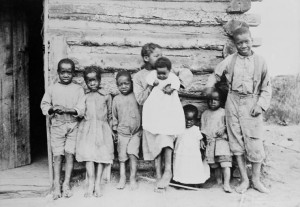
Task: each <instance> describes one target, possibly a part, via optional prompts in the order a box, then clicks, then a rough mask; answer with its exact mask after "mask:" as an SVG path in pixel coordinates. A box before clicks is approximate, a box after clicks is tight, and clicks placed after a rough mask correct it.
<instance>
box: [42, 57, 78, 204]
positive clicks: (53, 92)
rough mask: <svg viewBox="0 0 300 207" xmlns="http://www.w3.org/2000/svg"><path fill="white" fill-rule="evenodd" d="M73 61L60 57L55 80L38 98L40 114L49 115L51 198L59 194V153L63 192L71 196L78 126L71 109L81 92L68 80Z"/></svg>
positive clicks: (71, 74)
mask: <svg viewBox="0 0 300 207" xmlns="http://www.w3.org/2000/svg"><path fill="white" fill-rule="evenodd" d="M74 71H75V65H74V62H73V61H72V60H70V59H62V60H60V61H59V63H58V66H57V73H58V77H59V82H58V83H55V84H54V85H52V86H50V87H49V88H48V89H47V90H46V93H45V94H44V97H43V99H42V102H41V109H42V111H43V114H44V115H50V117H51V128H50V136H51V150H52V153H53V161H54V192H53V199H54V200H56V199H58V198H60V197H61V186H60V173H61V165H62V157H63V156H65V160H66V164H65V180H64V183H63V187H62V190H63V196H64V197H71V196H72V192H71V188H70V178H71V174H72V170H73V161H74V153H75V143H76V135H77V128H78V120H77V118H76V117H75V115H77V112H76V110H75V109H74V108H75V106H76V104H77V103H78V101H79V100H80V99H81V98H82V97H83V96H84V91H83V88H82V87H81V86H79V85H77V84H74V83H72V79H73V76H74Z"/></svg>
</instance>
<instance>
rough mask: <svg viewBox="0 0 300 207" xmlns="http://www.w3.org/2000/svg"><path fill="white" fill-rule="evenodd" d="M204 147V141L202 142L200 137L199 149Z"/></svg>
mask: <svg viewBox="0 0 300 207" xmlns="http://www.w3.org/2000/svg"><path fill="white" fill-rule="evenodd" d="M205 148H206V146H205V143H204V141H203V140H202V139H201V140H200V149H203V150H205Z"/></svg>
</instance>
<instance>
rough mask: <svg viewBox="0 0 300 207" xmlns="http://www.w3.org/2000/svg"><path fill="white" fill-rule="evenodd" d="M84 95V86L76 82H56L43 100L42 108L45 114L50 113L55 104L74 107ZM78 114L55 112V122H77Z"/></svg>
mask: <svg viewBox="0 0 300 207" xmlns="http://www.w3.org/2000/svg"><path fill="white" fill-rule="evenodd" d="M83 96H84V91H83V88H82V87H81V86H80V85H78V84H75V83H70V84H68V85H64V84H61V83H55V84H53V85H52V86H50V87H49V88H48V89H47V90H46V92H45V94H44V96H43V99H42V101H41V109H42V112H43V114H44V115H49V114H48V112H49V109H50V108H51V107H53V106H63V107H66V108H72V109H74V108H75V106H76V104H77V103H78V102H79V100H80V99H81V98H82V97H83ZM75 121H77V119H76V116H73V115H70V114H61V115H60V114H56V113H55V114H53V116H52V124H53V123H54V122H75Z"/></svg>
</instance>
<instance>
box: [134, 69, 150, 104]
mask: <svg viewBox="0 0 300 207" xmlns="http://www.w3.org/2000/svg"><path fill="white" fill-rule="evenodd" d="M133 92H134V95H135V98H136V101H137V102H138V104H139V105H143V104H144V103H145V101H146V99H147V98H148V96H149V94H150V92H151V90H150V88H149V87H145V88H144V87H143V85H142V82H141V80H140V76H139V74H137V75H136V76H134V78H133Z"/></svg>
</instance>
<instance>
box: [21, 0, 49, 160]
mask: <svg viewBox="0 0 300 207" xmlns="http://www.w3.org/2000/svg"><path fill="white" fill-rule="evenodd" d="M25 9H26V14H27V18H28V19H27V20H28V29H29V37H28V38H29V45H28V53H29V74H28V75H29V97H30V98H29V101H30V145H31V156H32V161H33V162H34V161H35V160H36V159H37V158H39V157H40V156H46V155H47V136H46V123H45V116H43V115H42V112H41V109H40V102H41V99H42V97H43V94H44V72H43V54H44V53H43V33H42V32H43V31H42V29H43V1H41V0H29V1H27V4H26V6H25Z"/></svg>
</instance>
